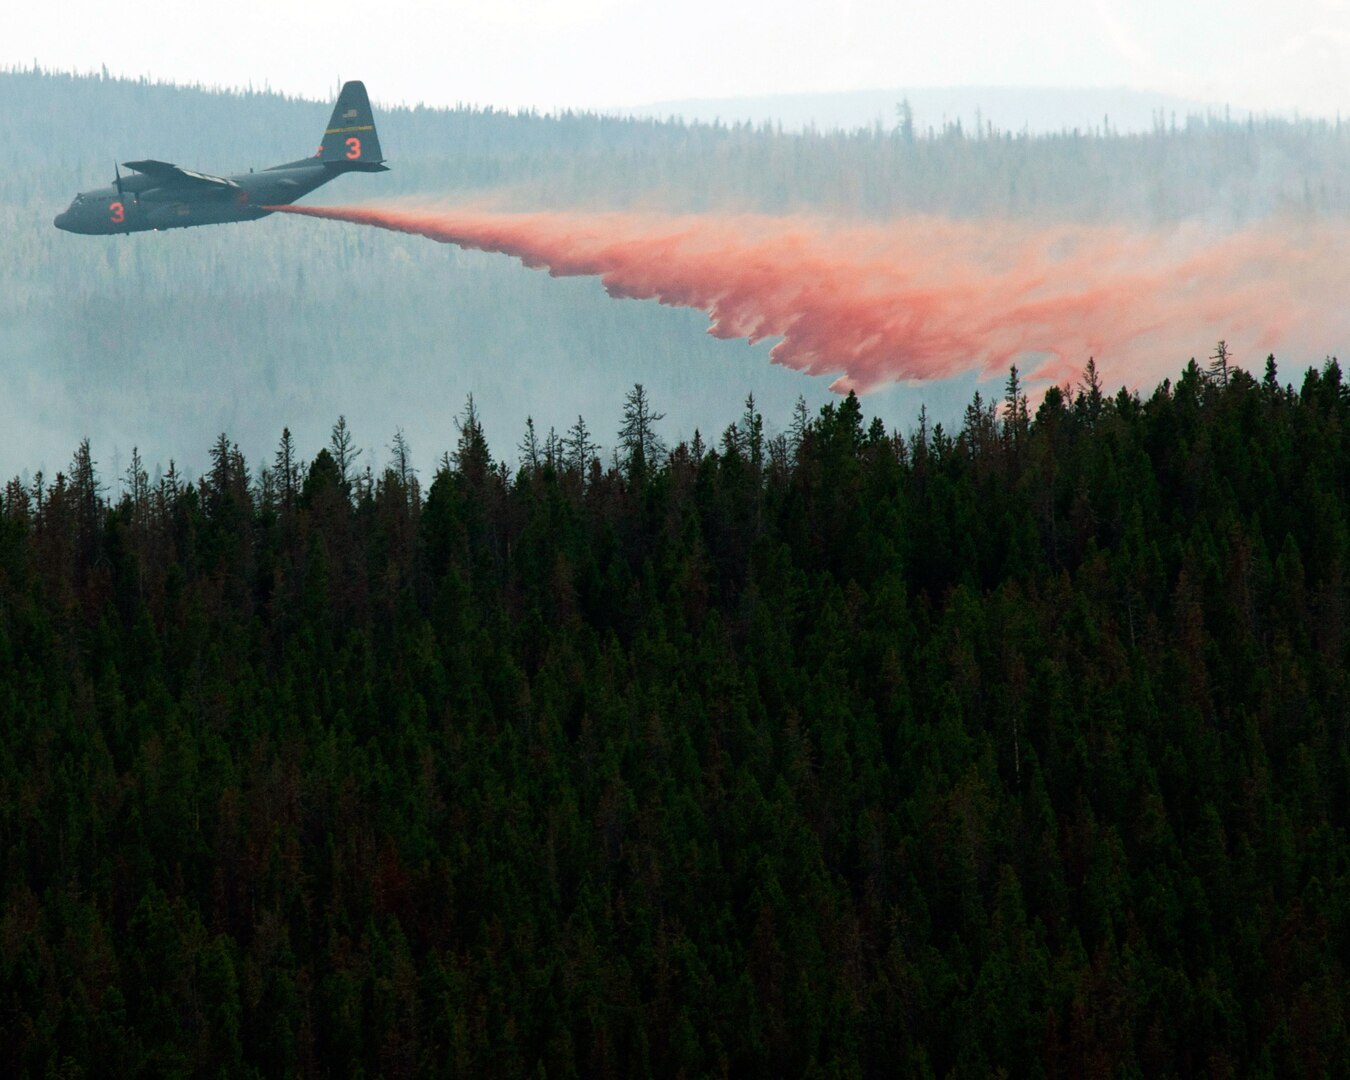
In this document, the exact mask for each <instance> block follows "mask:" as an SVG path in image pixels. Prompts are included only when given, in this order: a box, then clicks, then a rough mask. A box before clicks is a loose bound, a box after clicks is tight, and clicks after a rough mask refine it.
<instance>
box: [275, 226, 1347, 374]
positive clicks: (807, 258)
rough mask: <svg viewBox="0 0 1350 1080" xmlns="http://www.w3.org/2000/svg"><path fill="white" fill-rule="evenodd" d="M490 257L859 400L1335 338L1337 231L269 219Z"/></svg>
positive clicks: (1165, 366) (1342, 325)
mask: <svg viewBox="0 0 1350 1080" xmlns="http://www.w3.org/2000/svg"><path fill="white" fill-rule="evenodd" d="M271 209H276V210H279V211H284V212H286V213H290V214H304V215H308V216H310V217H319V218H330V219H334V220H338V221H347V222H352V223H355V224H360V225H374V226H376V227H378V228H382V229H392V230H395V231H398V232H406V233H415V234H418V235H421V236H425V237H429V238H430V239H432V240H437V241H440V242H442V243H448V244H457V245H459V246H460V247H465V248H477V249H480V250H482V251H492V252H500V253H503V254H506V255H512V256H515V257H516V258H518V259H520V260H521V261H522V262H523V263H524V264H525V265H526V266H531V267H542V268H545V269H547V270H548V272H549V273H550V274H553V275H555V276H573V275H595V276H598V277H599V278H600V279H601V281H602V282H603V283H604V286H605V289H606V290H607V291H608V292H609V294H610V295H611V296H615V297H632V298H637V299H646V300H656V301H659V302H660V303H662V304H669V305H673V306H679V307H691V308H699V309H701V310H703V311H706V312H707V313H708V315H709V317H710V318H711V320H712V325H711V326H710V327H709V332H710V333H712V334H714V335H716V336H717V337H719V338H735V337H742V338H747V339H749V340H750V341H752V342H754V341H758V340H760V339H763V338H775V337H776V338H779V339H780V340H779V341H778V342H777V344H775V345H774V346H773V349H772V351H771V353H770V355H771V358H772V359H773V361H774V362H775V363H779V364H784V365H786V366H787V367H791V368H795V369H797V370H799V371H804V372H809V373H811V374H822V373H830V374H835V375H837V376H838V377H837V378H836V380H835V382H834V383H833V389H835V390H838V391H840V392H845V391H847V390H850V389H854V390H858V391H859V392H865V391H867V390H871V389H875V388H876V387H878V386H881V385H884V384H886V383H891V382H896V381H903V380H920V379H940V378H945V377H947V376H951V375H955V374H959V373H962V372H966V371H970V370H972V369H978V370H980V371H982V372H984V373H988V374H1002V373H1003V372H1005V371H1006V370H1007V368H1008V366H1009V365H1010V364H1013V363H1017V364H1019V365H1020V366H1021V367H1022V368H1023V370H1024V371H1029V372H1030V376H1031V378H1033V379H1053V380H1055V381H1059V382H1063V381H1067V380H1070V379H1073V378H1076V377H1077V375H1078V374H1079V372H1080V371H1081V369H1082V366H1083V364H1084V363H1085V362H1086V361H1087V358H1088V357H1089V356H1095V357H1096V358H1097V360H1098V364H1099V366H1103V367H1105V368H1107V369H1108V370H1109V371H1110V373H1111V376H1112V378H1113V379H1120V380H1121V381H1125V382H1128V383H1131V384H1134V385H1139V384H1141V383H1144V382H1146V381H1148V380H1151V379H1155V378H1160V377H1161V375H1162V374H1164V373H1166V372H1171V371H1175V370H1176V369H1177V368H1178V367H1179V366H1180V365H1181V364H1184V362H1185V360H1186V359H1188V358H1189V357H1191V356H1196V357H1199V358H1201V359H1202V360H1203V359H1204V358H1205V357H1206V356H1207V355H1208V353H1209V352H1210V351H1212V349H1213V346H1214V343H1215V341H1217V340H1218V339H1219V338H1224V339H1226V340H1227V342H1228V344H1229V349H1230V351H1231V352H1232V353H1234V355H1235V356H1236V358H1237V359H1238V360H1239V361H1241V362H1243V363H1244V364H1246V365H1248V366H1252V367H1259V366H1260V364H1261V362H1262V361H1263V360H1264V358H1265V355H1266V353H1267V352H1268V351H1272V350H1277V349H1281V348H1308V349H1311V350H1313V351H1314V352H1316V356H1315V357H1311V358H1310V357H1302V356H1300V357H1299V359H1317V360H1320V359H1321V357H1322V354H1323V353H1325V352H1331V351H1334V349H1335V348H1336V346H1337V342H1339V341H1342V340H1344V338H1345V335H1346V333H1347V331H1348V330H1350V319H1347V317H1346V315H1345V314H1344V310H1343V309H1344V307H1345V304H1344V297H1345V296H1346V292H1347V286H1348V285H1350V244H1347V242H1346V241H1347V240H1350V228H1347V227H1346V226H1344V225H1328V224H1326V223H1324V224H1323V225H1321V226H1319V227H1315V228H1314V227H1310V226H1309V227H1295V226H1290V225H1287V224H1282V225H1279V226H1276V225H1274V224H1270V225H1265V226H1261V227H1256V228H1250V229H1247V230H1244V231H1241V232H1236V233H1232V232H1230V233H1220V232H1216V231H1215V230H1213V229H1209V228H1207V227H1203V226H1198V225H1192V226H1181V227H1176V228H1173V229H1170V230H1167V231H1141V230H1131V229H1128V228H1124V227H1116V226H1070V225H1055V226H1044V225H1041V226H1035V225H1025V224H1013V223H1008V222H988V221H974V222H972V221H961V222H957V221H949V220H943V219H938V218H929V217H914V218H906V219H901V220H896V221H888V222H881V223H874V224H856V223H847V224H843V223H838V222H829V221H825V220H821V219H810V218H805V217H787V218H770V217H763V216H754V215H741V216H726V215H689V216H682V217H659V216H655V215H645V214H638V213H572V212H547V213H527V214H514V213H502V212H479V211H474V210H464V209H459V210H455V209H436V208H418V207H411V206H399V207H383V208H382V207H310V206H284V207H273V208H271Z"/></svg>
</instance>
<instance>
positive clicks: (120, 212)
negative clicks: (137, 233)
mask: <svg viewBox="0 0 1350 1080" xmlns="http://www.w3.org/2000/svg"><path fill="white" fill-rule="evenodd" d="M108 217H109V218H110V219H111V220H112V223H113V224H114V225H121V224H122V222H124V221H126V219H127V208H126V207H125V206H123V205H122V204H121V203H120V202H115V203H111V204H109V206H108Z"/></svg>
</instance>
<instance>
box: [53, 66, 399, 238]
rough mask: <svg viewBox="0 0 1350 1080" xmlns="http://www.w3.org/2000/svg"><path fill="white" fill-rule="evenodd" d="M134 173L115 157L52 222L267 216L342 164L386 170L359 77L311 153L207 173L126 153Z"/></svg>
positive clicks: (131, 227)
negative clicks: (107, 175) (109, 169)
mask: <svg viewBox="0 0 1350 1080" xmlns="http://www.w3.org/2000/svg"><path fill="white" fill-rule="evenodd" d="M124 164H125V165H126V167H127V168H128V169H131V170H132V171H133V173H134V174H135V175H133V176H128V177H123V176H122V171H121V170H120V169H118V168H117V167H116V166H115V165H114V166H113V172H114V173H115V174H116V179H115V180H114V181H113V184H112V186H111V187H106V188H99V189H98V190H97V191H84V192H81V193H80V194H79V195H76V196H75V201H74V202H72V203H71V204H70V207H69V208H68V209H67V210H66V211H65V212H64V213H61V214H57V215H56V222H55V224H56V227H57V228H58V229H65V230H66V231H67V232H73V233H85V234H86V235H92V236H105V235H111V234H116V233H130V232H144V231H145V230H147V229H181V228H186V227H187V226H189V225H220V224H222V223H225V222H229V221H255V220H257V219H258V218H261V217H266V216H267V215H268V214H269V213H270V212H271V211H269V210H267V209H266V207H269V206H286V205H288V204H290V203H293V202H295V200H296V199H298V198H300V196H302V195H308V194H309V193H310V192H311V191H313V190H314V189H315V188H316V187H319V186H320V185H321V184H326V183H328V181H329V180H332V179H333V178H334V177H337V176H341V175H342V174H343V173H349V172H386V171H387V170H388V166H386V165H385V164H384V158H383V157H381V156H380V140H379V138H378V137H377V136H376V134H375V116H374V114H373V113H372V112H371V110H370V99H369V98H368V97H367V96H366V88H365V84H364V83H360V82H349V83H344V84H343V87H342V92H341V93H340V94H338V99H337V105H336V106H334V108H333V118H332V119H331V120H329V121H328V129H327V130H326V131H325V132H324V133H323V142H322V143H321V144H320V146H319V149H318V150H317V151H316V152H315V154H314V156H313V157H308V158H301V159H300V160H299V161H291V162H287V163H286V164H285V165H274V166H272V167H271V168H270V169H262V170H260V171H258V172H247V173H242V174H240V175H236V176H209V175H207V174H206V173H199V172H193V171H192V170H191V169H183V168H180V167H179V166H177V165H170V164H169V163H168V162H167V161H128V162H125V163H124Z"/></svg>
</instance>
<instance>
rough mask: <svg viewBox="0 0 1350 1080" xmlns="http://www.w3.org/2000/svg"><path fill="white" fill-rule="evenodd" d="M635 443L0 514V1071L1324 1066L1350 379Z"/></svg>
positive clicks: (277, 462) (42, 496)
mask: <svg viewBox="0 0 1350 1080" xmlns="http://www.w3.org/2000/svg"><path fill="white" fill-rule="evenodd" d="M662 404H663V403H662V402H661V401H659V400H653V399H652V398H651V397H650V396H649V395H648V393H647V391H646V390H644V389H643V388H642V387H640V386H637V387H634V388H633V390H632V391H630V393H629V394H628V396H627V400H626V404H625V411H624V414H623V416H622V417H621V418H618V417H616V418H615V419H614V421H613V422H612V423H611V424H610V425H607V430H606V431H605V433H604V434H600V433H599V429H598V428H597V429H592V428H591V427H590V426H589V424H588V422H587V421H586V420H585V419H583V418H581V417H578V419H577V421H576V424H575V425H573V426H572V427H571V428H570V429H569V430H568V431H567V432H565V433H563V434H559V433H558V432H557V431H556V430H550V431H549V432H547V433H544V432H542V431H536V430H535V426H534V424H533V422H530V423H529V424H528V425H527V426H526V428H525V431H524V434H523V436H522V437H521V440H520V444H519V447H518V448H515V449H514V450H512V451H508V452H507V453H505V454H503V453H502V451H501V450H500V449H499V448H492V447H490V446H489V444H488V441H487V439H486V437H485V435H484V432H483V429H482V425H481V423H480V422H479V419H478V416H477V413H476V409H475V407H474V406H473V404H472V402H470V404H469V406H468V407H466V409H465V410H464V412H463V413H462V414H461V416H460V418H459V425H458V436H457V438H456V440H455V442H454V446H453V448H452V449H451V450H450V451H449V452H448V453H447V454H445V455H444V457H443V458H442V460H441V463H440V465H439V466H438V467H437V468H436V469H435V470H434V472H428V474H426V475H422V474H419V472H418V470H417V469H416V468H415V467H414V466H413V465H412V463H411V462H412V459H411V456H410V447H409V446H408V444H407V440H406V438H405V437H404V436H403V434H402V433H401V432H399V433H396V434H395V436H394V437H393V442H392V443H391V445H390V447H389V451H390V453H389V459H388V460H389V464H388V465H387V466H384V467H381V468H379V469H376V468H374V467H372V466H370V464H369V458H368V457H367V458H363V457H362V456H361V454H360V453H359V452H358V451H357V444H356V442H355V439H354V436H353V435H352V432H351V430H350V429H349V428H348V426H347V424H346V421H345V420H340V421H339V422H338V424H337V425H335V426H334V428H333V431H332V433H331V438H330V439H329V441H328V445H327V446H324V447H322V448H320V449H318V450H317V452H315V451H314V449H313V448H310V449H309V450H306V451H302V450H301V449H299V448H297V447H296V445H295V440H294V439H293V438H292V437H291V436H290V433H289V432H286V433H284V434H283V436H282V438H281V441H280V443H279V445H278V447H277V450H276V452H275V454H274V455H272V456H270V457H269V459H268V460H267V461H266V462H265V464H264V465H262V466H259V465H258V463H256V462H254V463H252V464H250V463H249V462H247V461H246V460H245V457H244V455H243V454H242V453H241V452H240V451H239V449H238V447H237V446H235V445H234V443H232V442H231V440H230V439H229V438H228V437H226V436H224V435H222V436H221V437H220V438H219V439H218V440H216V442H215V443H214V445H213V446H212V448H211V451H210V455H209V457H210V462H211V465H210V468H209V469H208V470H207V471H206V472H205V473H204V475H202V476H201V478H200V479H199V480H197V481H196V482H194V483H187V482H184V481H183V479H182V478H181V477H180V476H179V475H178V474H177V472H176V470H174V469H170V470H168V471H167V472H166V473H165V474H164V475H162V476H160V477H159V478H158V479H153V480H152V478H151V477H150V476H149V475H148V473H147V470H146V469H145V467H144V465H143V464H142V463H141V462H140V460H139V457H138V456H135V455H133V457H132V460H131V465H130V467H129V468H128V469H127V470H126V474H125V476H120V477H119V476H109V475H105V474H104V473H101V472H100V470H99V468H98V463H97V461H96V459H95V457H94V451H93V448H92V447H91V446H90V445H89V444H88V443H87V442H86V443H83V444H82V445H81V446H80V447H79V448H78V450H77V452H76V453H75V456H74V459H73V461H72V463H71V465H70V467H69V468H68V469H66V470H64V471H63V472H62V473H61V474H60V475H58V476H55V477H43V476H35V477H33V478H32V479H31V480H29V481H20V480H17V479H16V480H14V481H12V482H10V483H9V484H8V485H7V486H6V488H5V490H4V494H3V501H2V502H0V718H3V724H0V791H3V792H4V797H3V798H0V857H2V858H3V863H2V864H0V883H2V884H0V889H2V890H3V895H2V896H0V911H2V912H3V915H0V1016H3V1019H2V1020H0V1069H3V1071H5V1072H6V1073H7V1074H9V1075H34V1076H36V1075H45V1074H48V1073H52V1072H61V1073H63V1074H69V1075H82V1074H89V1075H131V1074H135V1073H152V1074H167V1073H173V1074H189V1073H190V1074H194V1075H196V1074H202V1075H207V1074H210V1075H215V1074H218V1073H221V1072H224V1073H226V1074H229V1075H275V1074H279V1073H289V1072H296V1073H301V1074H304V1075H321V1074H352V1073H357V1072H362V1073H365V1074H368V1075H376V1074H380V1075H389V1076H396V1075H415V1074H421V1073H425V1072H451V1073H457V1074H462V1075H522V1074H530V1073H535V1074H538V1075H548V1076H596V1075H660V1076H697V1075H728V1076H746V1075H759V1076H776V1075H789V1074H798V1073H811V1074H813V1075H832V1076H856V1075H896V1074H903V1075H947V1074H957V1075H980V1076H985V1075H990V1074H997V1073H1002V1074H1005V1075H1017V1076H1036V1075H1114V1074H1118V1073H1143V1074H1147V1075H1160V1074H1196V1073H1202V1072H1203V1073H1209V1074H1258V1075H1288V1074H1313V1075H1322V1074H1326V1075H1335V1074H1343V1073H1345V1072H1347V1071H1350V1031H1347V1025H1346V1017H1347V1016H1348V1015H1350V997H1348V996H1347V995H1348V991H1347V987H1348V986H1350V979H1347V972H1346V970H1345V958H1346V956H1347V955H1350V910H1348V909H1350V842H1348V841H1347V834H1346V826H1347V820H1346V814H1347V811H1346V808H1347V807H1348V806H1350V731H1348V730H1347V715H1348V714H1347V696H1346V695H1347V671H1348V670H1350V665H1348V664H1347V659H1350V657H1347V645H1348V642H1347V624H1346V618H1347V591H1346V572H1347V559H1348V558H1350V531H1348V530H1347V521H1346V509H1345V508H1346V506H1347V505H1350V452H1348V451H1350V446H1347V439H1348V438H1350V389H1348V388H1347V387H1346V385H1345V383H1344V381H1343V377H1342V372H1341V370H1340V368H1339V365H1338V364H1337V363H1336V362H1334V361H1328V362H1327V363H1326V364H1325V365H1323V366H1322V367H1320V368H1315V369H1310V370H1309V371H1307V373H1306V374H1305V376H1304V377H1303V379H1302V381H1301V385H1300V386H1299V387H1298V388H1297V389H1296V388H1294V387H1293V386H1292V385H1282V384H1281V382H1280V380H1279V376H1278V372H1277V369H1276V366H1275V361H1274V359H1273V358H1272V359H1271V360H1270V361H1269V363H1268V365H1267V370H1266V374H1265V377H1264V378H1263V379H1256V378H1253V377H1252V376H1250V375H1248V374H1247V373H1246V372H1244V371H1242V370H1240V369H1236V368H1231V369H1230V368H1229V367H1227V366H1226V365H1222V364H1216V366H1215V367H1214V368H1213V369H1202V368H1201V367H1199V366H1197V365H1196V364H1195V363H1192V364H1190V365H1189V366H1188V367H1187V368H1186V369H1185V371H1183V372H1182V373H1181V374H1180V376H1179V377H1178V378H1177V380H1176V381H1175V383H1172V382H1167V383H1164V384H1163V385H1161V386H1159V387H1157V388H1156V389H1155V390H1153V391H1152V392H1151V393H1148V394H1147V395H1140V394H1136V393H1129V392H1127V391H1124V390H1122V391H1120V392H1118V393H1115V394H1112V393H1109V392H1107V390H1106V388H1105V387H1104V386H1103V384H1102V381H1101V379H1100V377H1099V376H1098V374H1097V373H1096V371H1095V367H1089V369H1088V371H1087V372H1085V374H1084V376H1083V379H1082V381H1081V382H1080V383H1079V384H1078V385H1076V386H1073V387H1068V388H1065V389H1058V388H1055V389H1052V390H1050V391H1049V392H1048V393H1047V394H1046V395H1045V397H1044V400H1043V401H1041V402H1040V403H1039V404H1038V405H1037V406H1036V408H1035V409H1034V412H1033V409H1032V408H1031V405H1030V403H1029V402H1028V400H1027V398H1026V395H1025V392H1024V390H1023V388H1022V386H1021V384H1020V382H1019V379H1018V376H1017V373H1016V371H1015V370H1014V371H1013V373H1012V375H1011V377H1010V378H1009V381H1008V385H1007V388H1006V393H1005V395H1004V397H1003V400H1002V401H998V402H989V401H984V400H982V399H980V398H979V397H978V396H977V397H976V399H975V400H974V401H972V402H971V404H970V406H969V408H968V409H967V410H966V412H965V416H964V420H963V422H962V423H961V424H960V425H959V426H954V427H952V428H950V429H948V428H944V426H943V425H941V424H936V423H930V422H929V420H928V419H927V417H926V416H921V417H920V419H919V421H918V423H917V426H916V427H915V429H914V430H913V431H911V432H909V433H908V434H905V433H900V432H897V431H893V430H890V429H888V428H887V427H886V425H885V424H884V423H882V422H881V421H880V420H879V419H875V420H871V421H869V420H868V419H867V417H866V416H865V414H864V410H863V406H862V404H861V403H860V402H859V401H858V399H857V398H856V397H853V396H852V395H850V396H849V397H848V398H846V399H842V400H840V401H838V402H831V403H828V404H826V405H825V406H824V407H822V408H821V409H819V410H818V411H815V412H812V411H810V410H808V409H807V407H806V406H805V404H804V403H803V404H802V405H801V406H800V407H799V409H798V410H797V412H796V414H795V415H793V416H791V417H785V418H781V420H782V427H781V432H782V433H781V434H779V435H776V436H772V437H770V436H768V435H766V427H765V423H764V419H763V417H762V416H761V414H760V412H759V408H758V406H757V405H756V404H755V402H754V401H753V400H751V401H748V402H747V403H746V406H745V409H744V412H743V413H742V414H741V415H740V416H739V417H737V418H735V420H734V422H733V423H731V424H729V426H727V427H726V428H725V430H724V431H723V432H722V434H721V435H720V436H719V437H717V438H715V439H709V440H708V442H707V443H706V444H705V442H704V440H703V438H702V437H695V438H693V439H691V440H681V441H679V442H678V443H676V444H675V445H673V447H671V446H667V445H665V444H664V442H663V438H662V429H661V413H660V410H661V408H662ZM610 427H612V428H613V430H614V431H615V432H616V433H617V436H616V437H613V440H614V445H615V446H616V447H617V450H616V452H615V453H613V454H610V455H606V456H607V458H608V460H603V459H602V458H601V457H600V456H598V455H597V454H596V453H595V446H596V444H597V443H598V442H600V441H604V440H606V439H609V438H611V436H610V435H609V432H608V428H610ZM311 454H312V456H309V455H311ZM508 462H510V464H508ZM517 463H518V464H517Z"/></svg>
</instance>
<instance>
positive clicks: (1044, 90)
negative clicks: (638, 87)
mask: <svg viewBox="0 0 1350 1080" xmlns="http://www.w3.org/2000/svg"><path fill="white" fill-rule="evenodd" d="M903 100H908V101H909V104H910V106H911V108H913V110H914V126H915V130H916V132H917V133H919V134H922V133H924V132H926V131H927V130H928V129H929V128H932V129H933V130H934V131H941V130H942V128H943V126H944V125H945V124H954V123H956V122H957V121H958V120H959V121H960V123H961V125H962V127H963V128H965V129H966V130H967V131H972V133H973V130H972V129H973V127H974V125H975V120H976V115H977V112H978V114H979V117H980V121H981V126H982V127H983V126H984V125H986V124H993V126H994V127H995V128H996V129H998V130H1000V131H1022V130H1024V129H1026V130H1028V131H1030V132H1031V133H1033V134H1044V133H1047V132H1060V131H1072V130H1074V129H1075V128H1076V129H1078V130H1080V131H1084V132H1087V131H1099V130H1101V129H1102V128H1103V127H1104V126H1105V124H1106V122H1107V121H1108V120H1109V122H1110V127H1111V130H1112V131H1118V132H1120V133H1122V134H1129V133H1136V132H1146V131H1151V130H1153V129H1154V127H1155V126H1157V125H1158V123H1159V122H1160V120H1161V123H1162V124H1163V125H1164V126H1166V125H1168V124H1170V123H1171V122H1172V118H1173V116H1174V115H1175V117H1176V120H1177V122H1178V123H1181V122H1182V121H1184V120H1185V118H1186V117H1187V116H1194V115H1201V116H1204V115H1214V116H1223V115H1224V113H1225V111H1226V110H1228V111H1230V112H1231V115H1233V116H1234V117H1245V116H1246V115H1247V114H1248V112H1249V111H1250V110H1248V109H1246V108H1245V107H1244V108H1240V107H1239V106H1238V105H1237V104H1235V103H1234V104H1231V105H1225V104H1223V103H1216V102H1206V101H1199V100H1195V99H1190V98H1180V97H1173V96H1171V95H1169V94H1160V93H1153V92H1150V91H1144V90H1130V89H1127V88H1125V87H1117V88H1103V87H1072V88H1061V87H1024V86H957V87H897V88H894V89H878V90H848V91H840V92H835V93H817V94H771V95H764V96H756V97H731V98H689V99H685V100H680V101H656V102H652V103H651V104H648V105H639V106H636V107H633V108H627V109H619V110H616V111H617V112H619V113H620V114H622V115H625V116H637V117H654V118H661V119H663V118H666V117H671V116H677V117H683V118H684V119H685V120H702V121H707V122H710V123H711V122H712V121H715V120H720V121H722V122H723V123H727V124H731V123H737V122H744V121H749V122H751V123H756V124H758V123H763V122H764V121H768V122H770V123H773V124H782V126H783V127H784V128H785V129H788V130H801V129H803V128H807V127H815V128H816V129H818V130H825V131H828V130H853V129H856V128H864V127H867V128H870V127H872V126H873V125H874V124H876V123H878V122H880V123H881V125H882V126H883V127H887V128H890V127H894V126H895V124H896V121H897V106H898V105H899V104H900V102H901V101H903Z"/></svg>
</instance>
